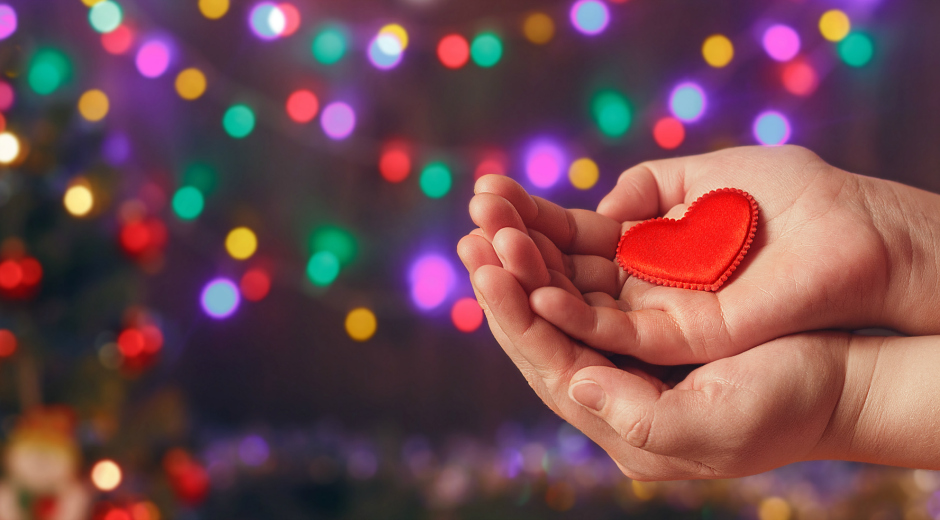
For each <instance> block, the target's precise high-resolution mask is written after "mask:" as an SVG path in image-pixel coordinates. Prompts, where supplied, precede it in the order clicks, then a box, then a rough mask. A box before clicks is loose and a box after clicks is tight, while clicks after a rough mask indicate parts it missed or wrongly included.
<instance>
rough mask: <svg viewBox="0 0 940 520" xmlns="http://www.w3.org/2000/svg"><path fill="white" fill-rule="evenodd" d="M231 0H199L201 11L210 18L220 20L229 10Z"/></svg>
mask: <svg viewBox="0 0 940 520" xmlns="http://www.w3.org/2000/svg"><path fill="white" fill-rule="evenodd" d="M228 8H229V0H199V12H200V13H202V15H203V16H205V17H206V18H208V19H210V20H218V19H219V18H222V17H223V16H225V13H227V12H228Z"/></svg>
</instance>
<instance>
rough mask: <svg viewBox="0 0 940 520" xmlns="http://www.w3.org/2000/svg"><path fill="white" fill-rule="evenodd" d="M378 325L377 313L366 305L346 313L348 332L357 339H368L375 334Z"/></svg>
mask: <svg viewBox="0 0 940 520" xmlns="http://www.w3.org/2000/svg"><path fill="white" fill-rule="evenodd" d="M377 327H378V322H377V321H376V319H375V314H374V313H373V312H372V311H370V310H369V309H366V308H365V307H359V308H357V309H353V310H351V311H349V314H347V315H346V333H347V334H349V337H350V338H352V339H354V340H356V341H366V340H368V339H369V338H371V337H372V336H373V335H375V329H376V328H377Z"/></svg>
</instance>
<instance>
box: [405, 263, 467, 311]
mask: <svg viewBox="0 0 940 520" xmlns="http://www.w3.org/2000/svg"><path fill="white" fill-rule="evenodd" d="M408 280H409V282H410V283H411V299H412V300H413V301H414V303H415V305H417V306H418V308H419V309H422V310H431V309H434V308H435V307H437V306H439V305H440V304H442V303H444V300H446V299H447V296H448V295H450V291H451V290H452V289H453V287H454V284H455V283H456V275H455V274H454V268H453V266H452V265H451V263H450V262H449V261H448V260H447V259H446V258H444V257H443V256H440V255H436V254H428V255H424V256H422V257H420V258H418V260H417V261H416V262H415V263H414V264H413V265H412V266H411V270H410V271H409V274H408Z"/></svg>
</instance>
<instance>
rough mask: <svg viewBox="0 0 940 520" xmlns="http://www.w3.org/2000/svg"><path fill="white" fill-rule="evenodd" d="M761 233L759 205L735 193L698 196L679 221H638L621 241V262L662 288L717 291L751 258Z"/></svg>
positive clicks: (741, 193)
mask: <svg viewBox="0 0 940 520" xmlns="http://www.w3.org/2000/svg"><path fill="white" fill-rule="evenodd" d="M756 231H757V202H756V201H755V200H754V198H753V197H751V196H750V195H748V194H747V193H746V192H744V191H741V190H738V189H734V188H722V189H719V190H714V191H711V192H709V193H706V194H705V195H702V196H701V197H699V199H698V200H696V201H695V202H693V203H692V205H691V206H689V208H688V210H687V211H686V212H685V216H683V217H682V218H681V219H680V220H673V219H668V218H656V219H652V220H647V221H645V222H640V223H639V224H637V225H635V226H633V227H632V228H630V229H629V230H627V232H626V233H624V234H623V236H622V237H621V238H620V243H619V244H618V245H617V262H619V263H620V266H621V267H623V269H624V270H625V271H627V272H628V273H630V275H631V276H635V277H637V278H640V279H643V280H646V281H648V282H653V283H656V284H659V285H667V286H671V287H681V288H683V289H696V290H700V291H717V290H718V288H719V287H721V285H722V284H723V283H725V280H727V279H728V277H729V276H731V273H732V272H734V270H735V269H736V268H737V267H738V264H740V263H741V260H742V259H743V258H744V255H746V254H747V252H748V249H750V247H751V242H752V241H753V239H754V233H755V232H756Z"/></svg>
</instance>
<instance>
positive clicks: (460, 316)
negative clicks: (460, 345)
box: [450, 298, 483, 333]
mask: <svg viewBox="0 0 940 520" xmlns="http://www.w3.org/2000/svg"><path fill="white" fill-rule="evenodd" d="M450 319H451V321H452V322H453V323H454V327H457V330H459V331H460V332H468V333H469V332H473V331H475V330H477V329H479V328H480V325H482V324H483V309H482V308H480V304H479V303H478V302H477V301H476V299H475V298H461V299H459V300H457V301H456V302H455V303H454V306H453V307H451V309H450Z"/></svg>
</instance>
